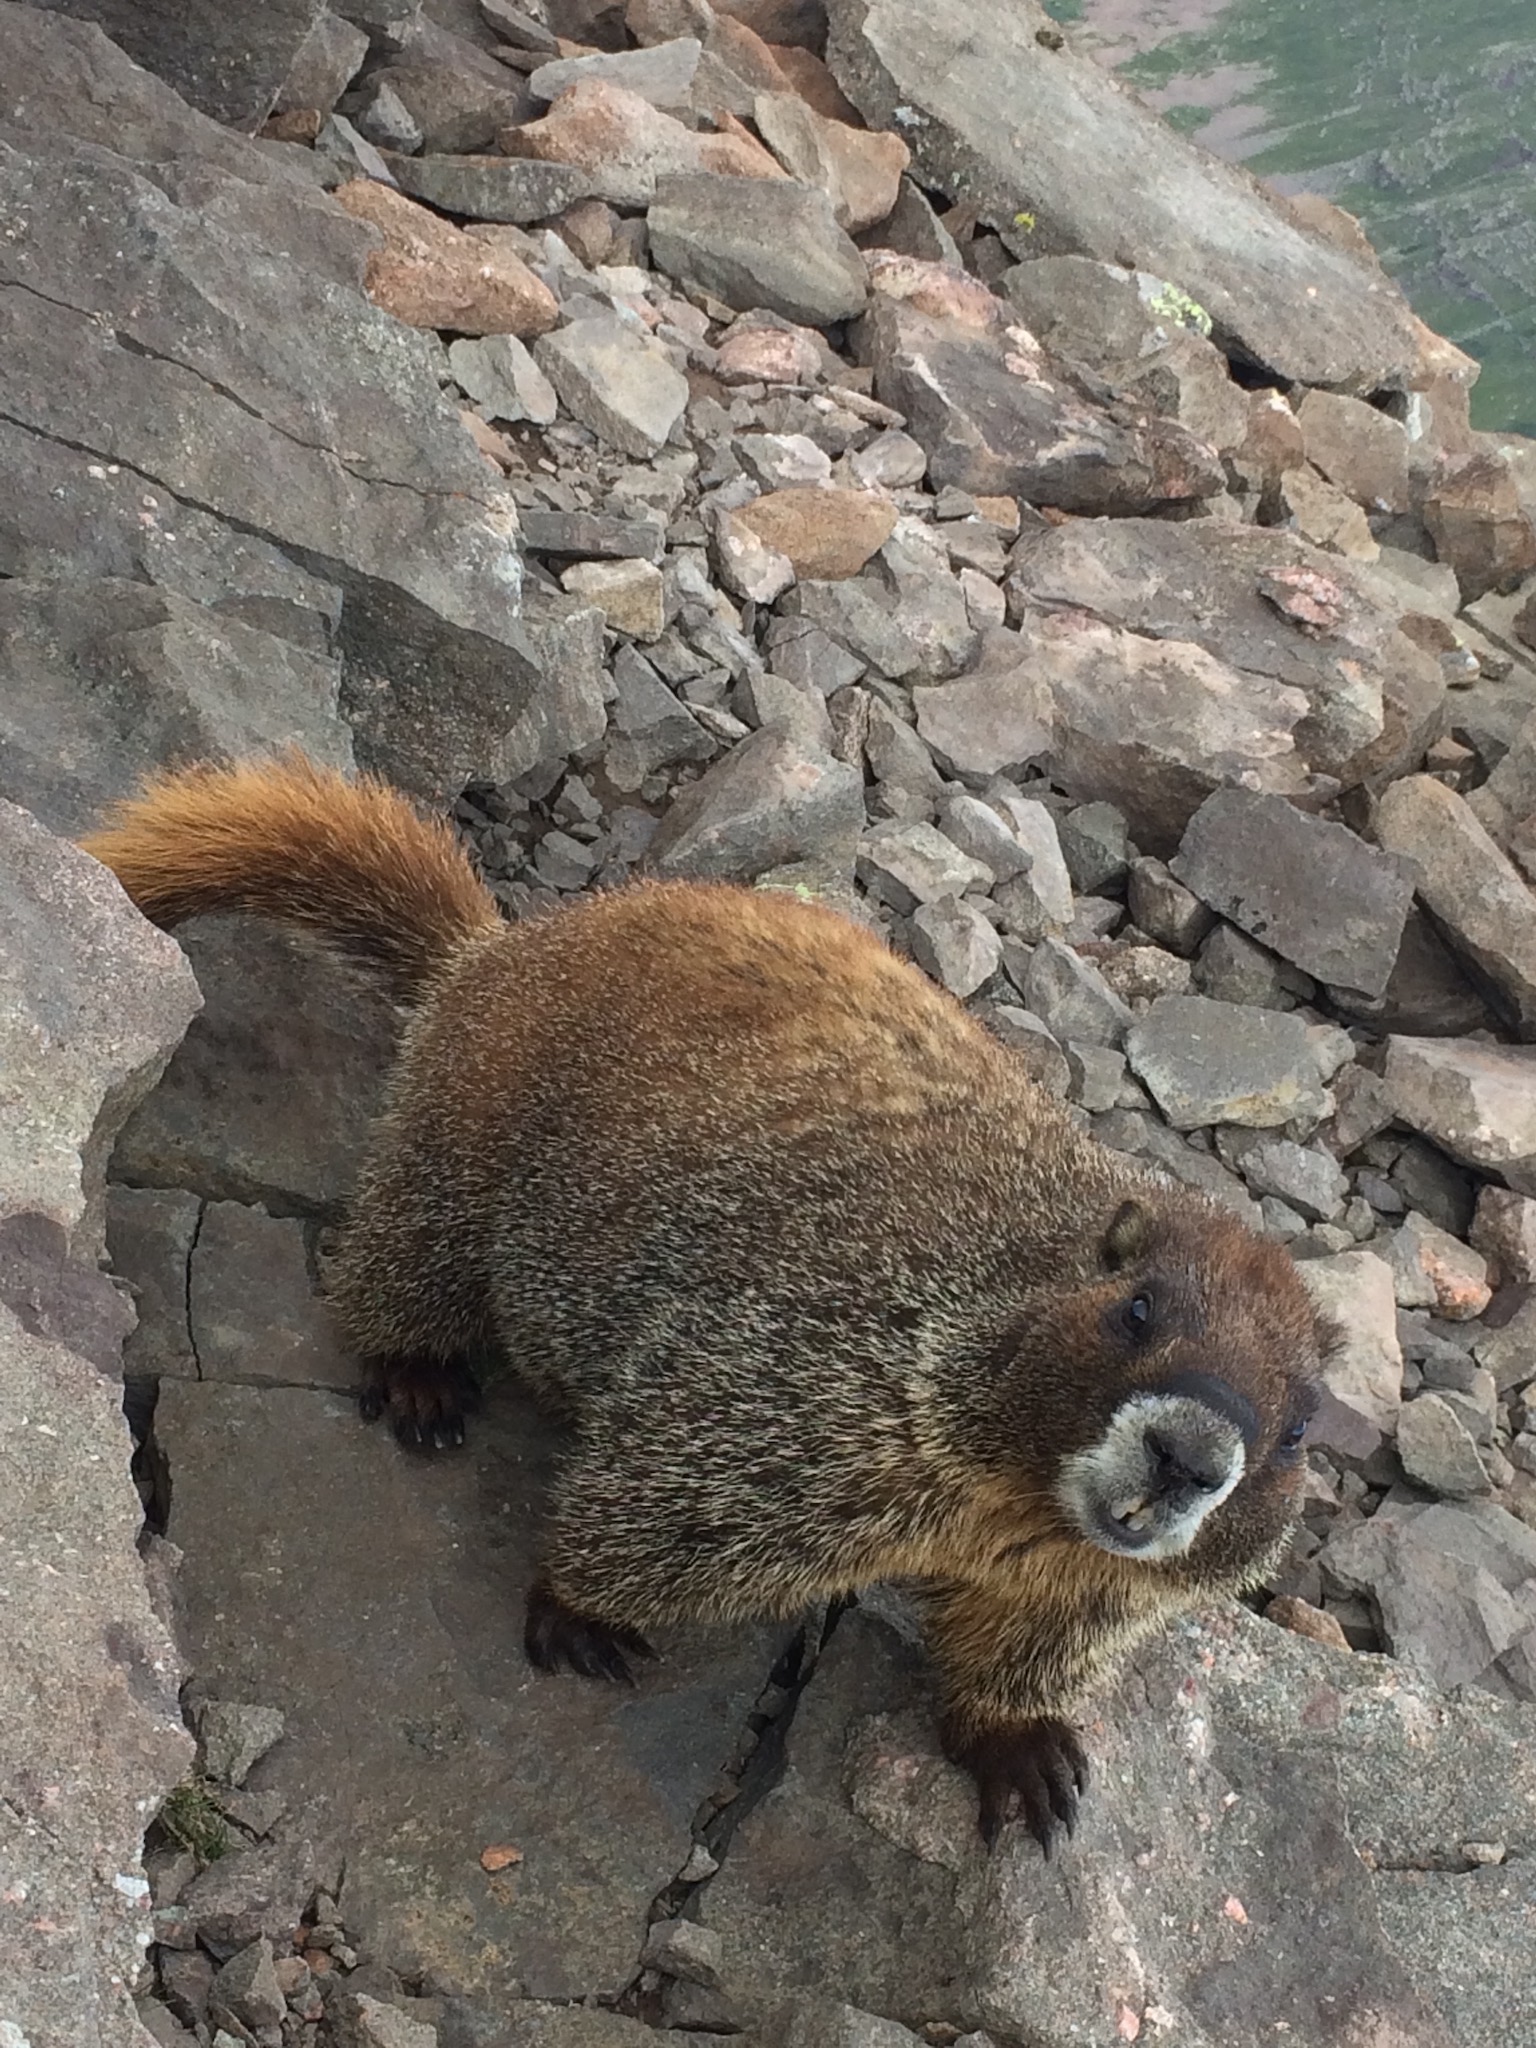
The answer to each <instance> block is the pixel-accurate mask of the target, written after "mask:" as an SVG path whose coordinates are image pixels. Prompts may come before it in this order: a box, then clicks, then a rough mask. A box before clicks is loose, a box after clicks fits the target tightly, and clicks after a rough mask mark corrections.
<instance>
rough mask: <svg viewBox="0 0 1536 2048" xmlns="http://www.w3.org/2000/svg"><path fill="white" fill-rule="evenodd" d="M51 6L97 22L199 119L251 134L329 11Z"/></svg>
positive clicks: (193, 2) (138, 4) (315, 7)
mask: <svg viewBox="0 0 1536 2048" xmlns="http://www.w3.org/2000/svg"><path fill="white" fill-rule="evenodd" d="M53 4H54V6H55V7H56V11H57V12H59V13H61V14H71V15H77V16H80V17H82V18H83V19H84V20H85V21H89V22H95V23H97V24H98V25H99V26H100V27H101V28H102V29H104V30H105V31H106V34H107V35H109V36H110V37H111V38H112V40H113V42H114V43H116V44H117V45H118V46H119V48H121V49H123V50H125V51H126V52H127V53H128V55H129V56H130V57H131V58H132V59H133V61H134V63H135V64H142V65H143V67H144V69H145V70H146V71H149V72H153V74H154V75H155V77H156V78H158V79H164V80H165V82H166V84H167V85H169V86H173V87H174V88H175V90H176V91H177V92H179V93H180V94H181V96H182V98H183V99H185V100H187V101H189V102H190V104H191V105H192V106H194V107H196V108H197V109H198V111H199V112H200V113H204V114H207V115H208V116H209V117H210V118H211V119H213V120H215V121H222V122H224V123H226V124H227V125H228V126H229V127H231V128H241V129H244V130H245V132H246V133H247V134H251V133H254V131H255V130H256V129H258V128H259V127H260V126H261V124H262V122H263V121H265V120H266V118H267V116H268V115H269V114H270V113H271V111H272V109H273V107H274V106H275V105H276V103H277V97H278V94H279V92H280V91H281V90H282V87H283V85H284V83H285V81H286V80H287V77H288V74H289V72H290V71H291V70H292V68H293V62H294V59H295V58H296V57H297V56H298V54H299V52H300V50H301V49H303V47H304V43H305V40H306V38H307V37H308V35H309V33H310V30H311V29H312V28H313V27H314V26H315V24H316V23H317V22H318V21H320V20H321V19H322V18H323V17H324V16H325V15H326V14H327V13H328V12H329V9H328V8H327V6H326V4H325V0H261V5H260V6H256V7H242V8H240V9H238V10H231V9H230V8H229V7H227V6H225V5H224V4H223V0H62V4H59V0H53ZM300 104H301V105H302V104H303V102H300Z"/></svg>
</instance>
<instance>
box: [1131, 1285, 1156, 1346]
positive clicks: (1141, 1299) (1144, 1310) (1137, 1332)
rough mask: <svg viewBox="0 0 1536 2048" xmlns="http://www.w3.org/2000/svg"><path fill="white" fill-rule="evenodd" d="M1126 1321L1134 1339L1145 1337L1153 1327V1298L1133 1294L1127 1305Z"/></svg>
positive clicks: (1148, 1295) (1146, 1295)
mask: <svg viewBox="0 0 1536 2048" xmlns="http://www.w3.org/2000/svg"><path fill="white" fill-rule="evenodd" d="M1125 1320H1126V1322H1127V1323H1128V1324H1129V1326H1130V1331H1131V1335H1132V1336H1133V1337H1144V1336H1145V1335H1146V1333H1147V1331H1148V1330H1149V1329H1150V1328H1151V1325H1152V1297H1151V1295H1150V1294H1133V1295H1132V1296H1131V1298H1130V1300H1129V1301H1128V1302H1127V1303H1126V1304H1125Z"/></svg>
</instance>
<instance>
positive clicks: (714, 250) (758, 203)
mask: <svg viewBox="0 0 1536 2048" xmlns="http://www.w3.org/2000/svg"><path fill="white" fill-rule="evenodd" d="M647 225H648V227H649V229H650V242H651V260H652V262H653V263H654V264H655V265H656V267H657V268H658V269H659V270H664V271H666V272H667V274H668V275H669V276H671V277H676V278H679V279H681V280H682V281H683V282H685V283H688V284H692V285H696V286H702V288H703V289H704V290H705V291H707V292H709V293H711V294H712V295H713V296H714V297H715V298H717V299H720V300H722V301H723V302H724V304H726V305H727V306H731V307H733V308H734V309H735V310H736V311H737V312H749V311H751V310H752V309H753V308H755V307H759V306H762V307H766V308H767V310H768V311H769V312H771V313H780V314H782V315H783V316H784V318H785V319H786V320H793V321H795V322H797V323H798V324H799V325H801V326H806V327H823V326H826V325H827V324H829V323H830V322H832V321H834V320H851V319H852V318H854V316H855V315H856V314H859V313H862V312H863V310H864V301H865V298H866V297H867V295H868V283H867V280H866V277H865V271H864V262H863V258H862V257H861V256H860V255H859V252H858V250H857V249H856V248H855V247H854V245H853V243H852V242H851V241H850V240H849V238H848V236H847V235H846V234H845V233H844V232H843V230H842V229H841V228H840V227H839V226H838V225H837V222H836V220H835V219H834V218H833V213H832V202H831V201H830V200H829V199H828V197H827V195H826V193H825V192H822V191H820V190H818V189H817V188H816V187H814V186H810V185H801V184H798V183H796V182H795V180H793V179H791V178H725V177H717V176H714V175H713V174H711V173H709V172H697V173H695V174H693V175H691V176H687V177H679V178H664V179H662V180H661V181H660V183H659V184H658V185H657V188H656V200H655V203H654V204H653V205H652V207H651V209H650V212H649V214H648V215H647Z"/></svg>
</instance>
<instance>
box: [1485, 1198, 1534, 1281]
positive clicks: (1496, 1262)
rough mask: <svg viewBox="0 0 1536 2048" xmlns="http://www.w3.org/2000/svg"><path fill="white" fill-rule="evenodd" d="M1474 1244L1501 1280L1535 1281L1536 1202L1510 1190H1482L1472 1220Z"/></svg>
mask: <svg viewBox="0 0 1536 2048" xmlns="http://www.w3.org/2000/svg"><path fill="white" fill-rule="evenodd" d="M1471 1242H1472V1245H1473V1247H1474V1249H1475V1250H1477V1251H1480V1252H1481V1253H1482V1254H1483V1256H1484V1257H1485V1258H1486V1259H1487V1260H1488V1263H1489V1265H1490V1267H1492V1268H1494V1269H1495V1270H1496V1271H1497V1273H1498V1275H1499V1278H1500V1280H1501V1281H1515V1282H1518V1283H1519V1284H1520V1285H1521V1286H1524V1285H1525V1284H1526V1283H1527V1282H1528V1281H1531V1280H1536V1201H1532V1199H1531V1197H1530V1196H1529V1195H1517V1194H1514V1193H1512V1192H1511V1190H1510V1189H1508V1188H1495V1187H1485V1188H1483V1189H1482V1190H1481V1191H1480V1192H1479V1194H1478V1197H1477V1213H1476V1215H1475V1216H1474V1217H1473V1219H1472V1230H1471Z"/></svg>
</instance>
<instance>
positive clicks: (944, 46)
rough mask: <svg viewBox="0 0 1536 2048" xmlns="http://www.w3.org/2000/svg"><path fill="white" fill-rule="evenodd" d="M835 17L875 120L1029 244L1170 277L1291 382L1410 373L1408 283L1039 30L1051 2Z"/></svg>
mask: <svg viewBox="0 0 1536 2048" xmlns="http://www.w3.org/2000/svg"><path fill="white" fill-rule="evenodd" d="M828 14H829V19H830V22H831V33H830V35H829V38H828V43H827V61H828V63H829V64H830V65H831V68H832V72H833V75H834V77H835V78H836V79H837V82H838V83H839V85H841V87H842V88H843V91H844V92H845V93H847V95H848V97H849V98H850V99H851V100H852V101H853V103H854V105H855V106H856V107H857V108H858V110H859V112H860V113H861V114H862V115H863V116H864V118H865V120H866V121H868V122H869V124H870V125H871V126H872V127H876V128H885V127H892V126H894V127H896V128H897V129H898V132H900V133H901V134H902V135H903V136H904V137H905V139H906V140H907V141H908V143H909V144H910V145H911V148H912V152H913V159H914V171H915V174H916V175H917V176H918V177H919V178H920V179H921V182H922V183H924V184H925V185H930V186H936V187H937V188H938V189H939V190H940V191H943V192H950V193H960V192H963V193H964V194H965V195H966V196H967V198H968V199H969V200H970V201H971V202H972V203H973V204H974V205H975V206H976V207H977V209H978V211H979V213H980V217H981V218H982V220H983V221H985V222H986V223H987V224H988V225H990V226H993V227H996V228H998V229H1000V230H1001V231H1002V233H1003V235H1004V237H1005V239H1007V238H1009V237H1011V236H1013V237H1017V238H1018V242H1019V245H1020V246H1019V253H1020V254H1021V255H1022V254H1025V253H1026V252H1028V253H1032V249H1030V248H1029V243H1030V242H1033V243H1037V244H1039V245H1041V246H1043V247H1044V248H1045V249H1047V250H1051V249H1065V250H1071V251H1074V252H1077V253H1080V254H1083V255H1087V256H1092V257H1096V258H1099V259H1100V260H1111V261H1115V262H1119V263H1124V264H1127V265H1128V266H1131V267H1134V268H1136V269H1139V270H1145V271H1150V272H1152V273H1153V274H1154V275H1156V276H1157V277H1160V278H1170V279H1172V280H1173V282H1174V283H1175V284H1176V285H1177V286H1178V287H1179V288H1180V290H1181V291H1182V292H1183V293H1185V294H1187V295H1188V296H1189V297H1190V298H1192V299H1194V300H1197V301H1198V302H1199V305H1200V306H1201V307H1202V308H1203V309H1204V310H1205V312H1206V313H1207V314H1208V315H1209V316H1210V318H1211V319H1212V320H1213V321H1214V322H1215V323H1216V325H1217V326H1218V327H1219V328H1220V329H1221V330H1222V333H1223V334H1224V335H1225V336H1230V337H1231V339H1232V341H1233V342H1235V343H1236V345H1237V347H1238V348H1239V350H1240V351H1241V352H1242V353H1243V354H1245V355H1246V356H1247V357H1248V358H1249V359H1250V360H1251V361H1254V362H1262V363H1266V364H1268V365H1269V366H1270V367H1271V368H1272V369H1273V370H1275V371H1276V372H1278V374H1279V376H1280V377H1281V378H1282V379H1283V380H1285V381H1291V380H1295V381H1297V382H1300V383H1305V384H1321V385H1327V386H1329V387H1331V388H1334V389H1343V390H1354V391H1359V392H1372V391H1376V390H1378V389H1380V388H1382V387H1383V386H1385V387H1388V388H1394V387H1395V388H1399V389H1401V388H1403V387H1404V386H1405V385H1406V383H1407V381H1408V377H1409V371H1410V365H1411V364H1412V363H1413V362H1414V360H1415V353H1416V351H1415V345H1414V341H1413V337H1412V323H1411V319H1410V315H1409V312H1408V308H1407V306H1406V305H1405V303H1404V301H1403V298H1402V294H1401V293H1400V292H1399V291H1398V290H1397V288H1396V287H1395V286H1394V285H1392V284H1390V283H1389V282H1388V280H1387V279H1386V277H1385V276H1384V275H1383V274H1382V273H1381V272H1380V271H1379V270H1378V269H1376V268H1375V267H1374V266H1372V265H1370V264H1368V263H1366V262H1363V261H1362V260H1361V259H1360V257H1359V256H1358V255H1357V254H1355V253H1354V252H1353V251H1352V250H1348V249H1344V248H1341V247H1339V246H1338V245H1336V244H1334V243H1330V242H1326V241H1324V240H1322V239H1321V238H1320V237H1318V236H1316V235H1312V234H1309V233H1307V232H1305V231H1304V230H1303V229H1302V228H1300V227H1299V226H1298V225H1296V223H1295V222H1294V221H1293V220H1292V219H1291V218H1290V217H1288V216H1287V215H1286V214H1285V213H1284V212H1283V211H1282V210H1281V202H1279V201H1277V200H1275V199H1272V198H1270V197H1269V195H1267V194H1266V193H1264V192H1262V191H1261V190H1260V189H1259V188H1257V187H1256V186H1255V185H1254V184H1253V182H1252V181H1251V179H1249V178H1248V176H1247V175H1246V174H1245V173H1244V172H1243V171H1242V170H1241V169H1240V168H1238V167H1236V166H1229V165H1227V164H1223V163H1220V162H1218V161H1217V160H1216V159H1215V158H1214V157H1211V156H1208V155H1207V154H1206V153H1205V152H1204V151H1198V150H1193V149H1191V148H1190V147H1189V145H1188V143H1187V142H1186V141H1185V140H1184V138H1183V137H1182V136H1180V135H1177V134H1175V133H1174V131H1173V130H1172V129H1170V128H1169V127H1167V126H1166V125H1165V123H1164V122H1163V121H1162V119H1161V118H1160V117H1159V116H1158V115H1156V114H1154V113H1153V112H1152V110H1151V109H1150V108H1149V107H1147V106H1144V105H1143V104H1142V102H1141V101H1140V100H1138V99H1137V98H1135V97H1134V96H1133V95H1130V94H1127V93H1125V92H1124V91H1123V90H1122V89H1121V88H1120V86H1119V85H1118V84H1117V82H1116V81H1114V80H1113V79H1111V78H1110V77H1109V76H1108V74H1107V73H1106V72H1105V71H1103V70H1102V69H1101V68H1100V67H1099V66H1098V65H1097V64H1095V63H1094V62H1093V60H1092V58H1091V56H1090V55H1089V54H1088V53H1087V52H1079V51H1075V50H1073V49H1071V48H1067V49H1062V48H1060V47H1054V48H1053V47H1050V46H1049V43H1048V42H1047V41H1037V40H1036V30H1037V29H1038V28H1041V27H1043V26H1044V25H1045V17H1044V16H1043V14H1042V13H1041V12H1040V10H1039V9H1038V8H1036V7H1033V6H1029V7H1020V6H1019V5H1017V4H1016V0H972V4H970V5H967V6H964V7H937V8H936V7H934V6H932V5H929V4H927V0H833V4H832V5H831V6H830V7H829V9H828ZM1021 106H1027V107H1028V108H1029V109H1030V118H1029V120H1028V122H1027V123H1023V124H1021V123H1020V121H1019V118H1018V113H1019V108H1020V107H1021ZM1086 166H1092V175H1085V167H1086ZM1025 196H1027V199H1028V204H1029V207H1030V210H1031V215H1032V219H1031V222H1030V227H1031V228H1032V229H1034V233H1033V235H1032V236H1031V237H1030V238H1029V240H1028V241H1026V238H1025V235H1024V234H1023V232H1022V231H1021V230H1020V229H1019V227H1018V226H1017V222H1016V216H1017V214H1018V209H1019V205H1020V200H1021V198H1022V197H1025ZM1037 224H1038V225H1037Z"/></svg>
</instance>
